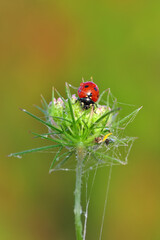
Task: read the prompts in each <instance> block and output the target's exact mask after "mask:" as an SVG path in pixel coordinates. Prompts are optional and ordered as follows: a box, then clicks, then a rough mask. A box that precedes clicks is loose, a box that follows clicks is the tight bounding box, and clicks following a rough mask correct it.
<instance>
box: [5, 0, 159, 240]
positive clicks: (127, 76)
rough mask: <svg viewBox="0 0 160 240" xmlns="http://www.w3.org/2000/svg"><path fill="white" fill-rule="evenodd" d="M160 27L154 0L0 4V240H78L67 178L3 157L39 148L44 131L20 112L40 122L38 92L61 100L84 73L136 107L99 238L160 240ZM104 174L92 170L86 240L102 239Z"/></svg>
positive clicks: (33, 162)
mask: <svg viewBox="0 0 160 240" xmlns="http://www.w3.org/2000/svg"><path fill="white" fill-rule="evenodd" d="M159 24H160V1H159V0H155V1H151V0H149V1H144V0H139V1H137V0H135V1H133V0H122V1H118V0H113V1H104V0H100V1H83V0H82V1H73V0H70V1H65V0H64V1H50V0H45V1H44V0H39V1H36V0H35V1H29V0H14V1H9V0H5V1H4V0H0V81H1V82H0V111H1V124H0V133H1V144H0V149H1V151H0V239H2V240H51V239H55V240H71V239H75V233H74V215H73V204H74V194H73V191H74V181H75V176H74V174H73V173H66V172H56V173H54V174H48V169H49V166H50V162H51V160H52V157H53V156H52V155H51V154H47V153H36V154H31V155H26V156H24V157H23V158H22V159H18V158H7V155H8V154H9V153H11V152H17V151H21V150H25V149H29V148H33V147H38V146H42V145H45V142H42V140H37V139H32V136H31V134H29V130H32V131H34V132H42V130H44V128H42V126H41V125H40V124H39V123H38V122H36V121H35V120H34V119H32V118H30V117H28V116H26V115H25V114H24V113H23V112H21V111H20V110H19V107H22V108H26V109H27V110H28V111H31V112H32V113H34V114H37V115H38V116H41V115H40V113H39V112H38V111H37V110H36V108H35V107H34V106H33V104H36V105H40V95H41V94H43V96H44V97H45V98H46V100H47V101H48V102H49V101H50V99H51V89H52V86H55V87H56V88H57V89H58V90H59V92H60V93H61V94H62V95H64V94H65V91H64V83H65V82H66V81H67V82H69V83H71V84H72V85H74V86H76V87H77V86H79V84H80V82H81V79H82V77H84V78H85V80H89V79H90V77H91V76H93V79H94V81H95V82H96V83H97V84H98V86H99V88H100V91H103V90H104V89H106V88H108V87H110V88H111V91H112V93H113V94H114V95H115V96H116V97H117V99H118V100H119V101H120V102H124V103H129V104H134V105H135V108H136V107H139V106H141V105H143V109H142V110H141V111H140V113H139V114H138V116H137V117H136V119H135V121H134V122H133V123H132V124H131V125H129V126H128V128H127V129H126V133H127V134H128V135H130V136H137V137H138V140H136V142H135V144H134V146H133V148H132V151H131V154H130V157H129V162H128V165H127V166H117V167H114V168H113V172H112V178H111V184H110V191H109V198H108V205H107V208H106V216H105V220H104V229H103V237H102V239H110V240H117V239H123V240H128V239H130V240H135V239H137V240H143V239H145V240H158V239H160V159H159V139H160V138H159V122H160V121H159V120H160V117H159V115H160V114H159V100H160V97H159V95H160V90H159V87H160V79H159V76H160V28H159ZM73 91H74V92H75V91H76V90H73ZM131 110H133V109H131ZM127 111H129V109H126V108H125V107H124V108H122V114H124V115H125V114H126V112H127ZM106 176H107V169H103V170H101V171H100V172H98V173H97V178H96V182H95V185H94V189H93V194H92V198H91V203H90V208H89V221H88V232H87V239H88V240H89V239H95V240H96V239H99V232H100V227H101V219H102V213H103V209H104V199H105V190H106V184H107V182H106V181H107V178H106Z"/></svg>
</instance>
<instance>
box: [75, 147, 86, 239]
mask: <svg viewBox="0 0 160 240" xmlns="http://www.w3.org/2000/svg"><path fill="white" fill-rule="evenodd" d="M83 159H84V147H83V145H82V146H78V147H77V167H76V186H75V193H74V194H75V205H74V215H75V230H76V239H77V240H83V237H82V221H81V213H82V209H81V185H82V163H83Z"/></svg>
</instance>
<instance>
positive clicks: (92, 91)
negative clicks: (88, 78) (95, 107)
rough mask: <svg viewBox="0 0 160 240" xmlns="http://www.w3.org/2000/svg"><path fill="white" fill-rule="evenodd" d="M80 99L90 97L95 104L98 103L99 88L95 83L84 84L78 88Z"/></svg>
mask: <svg viewBox="0 0 160 240" xmlns="http://www.w3.org/2000/svg"><path fill="white" fill-rule="evenodd" d="M78 96H79V98H87V97H89V98H90V99H91V100H92V101H93V102H97V100H98V98H99V89H98V86H97V85H96V84H95V83H93V82H84V83H83V82H82V83H81V84H80V87H79V88H78Z"/></svg>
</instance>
